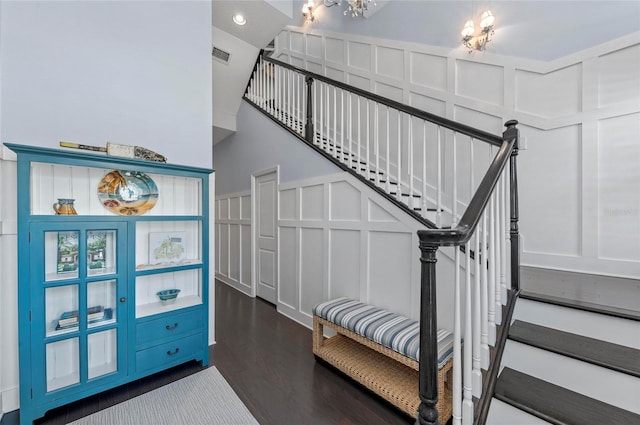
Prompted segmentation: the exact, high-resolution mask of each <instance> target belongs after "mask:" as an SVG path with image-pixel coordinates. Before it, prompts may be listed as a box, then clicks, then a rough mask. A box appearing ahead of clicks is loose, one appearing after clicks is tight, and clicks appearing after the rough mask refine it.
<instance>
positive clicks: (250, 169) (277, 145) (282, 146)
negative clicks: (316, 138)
mask: <svg viewBox="0 0 640 425" xmlns="http://www.w3.org/2000/svg"><path fill="white" fill-rule="evenodd" d="M237 128H238V130H237V131H236V133H234V134H233V135H231V136H229V137H228V138H226V139H225V140H223V141H222V142H220V143H218V144H216V145H215V146H214V155H213V168H214V169H215V170H216V195H225V194H229V193H236V192H242V191H245V190H249V189H251V174H252V173H254V172H256V171H261V170H265V169H268V168H272V167H275V166H276V165H279V166H280V182H282V183H284V182H289V181H295V180H300V179H305V178H309V177H316V176H323V175H327V174H332V173H337V172H340V171H341V170H340V168H338V167H337V166H335V165H333V163H331V162H330V161H328V160H327V159H325V158H324V157H322V156H321V155H320V154H319V153H317V152H315V151H314V150H313V149H311V148H310V147H309V146H307V145H306V144H305V143H303V142H302V141H300V140H299V139H298V138H296V137H295V136H293V135H292V134H290V133H289V132H288V131H286V130H285V129H283V128H282V127H280V126H279V125H277V124H275V123H274V122H273V121H271V120H270V119H269V118H267V117H266V116H265V115H264V114H262V113H261V112H259V111H258V110H257V109H255V108H254V107H253V106H251V105H250V104H248V103H247V102H245V101H243V102H242V104H241V105H240V110H239V111H238V117H237Z"/></svg>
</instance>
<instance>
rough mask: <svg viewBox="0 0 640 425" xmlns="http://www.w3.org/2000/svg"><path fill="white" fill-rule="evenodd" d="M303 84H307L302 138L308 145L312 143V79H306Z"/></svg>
mask: <svg viewBox="0 0 640 425" xmlns="http://www.w3.org/2000/svg"><path fill="white" fill-rule="evenodd" d="M305 82H306V83H307V117H306V123H305V126H304V138H305V139H306V140H307V142H309V143H313V133H314V131H313V94H312V93H313V90H311V88H312V87H313V78H311V77H306V78H305Z"/></svg>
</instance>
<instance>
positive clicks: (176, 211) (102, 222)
mask: <svg viewBox="0 0 640 425" xmlns="http://www.w3.org/2000/svg"><path fill="white" fill-rule="evenodd" d="M6 146H7V147H8V148H10V149H12V150H13V151H15V152H16V153H17V157H18V217H19V219H18V263H19V264H18V304H19V306H18V314H19V345H20V347H19V355H20V422H21V424H31V423H32V422H33V420H35V419H37V418H39V417H42V416H43V415H44V414H45V413H46V411H48V410H50V409H52V408H54V407H57V406H60V405H63V404H66V403H69V402H72V401H75V400H79V399H81V398H84V397H87V396H89V395H92V394H96V393H99V392H101V391H105V390H107V389H110V388H113V387H115V386H118V385H122V384H125V383H127V382H130V381H132V380H135V379H139V378H141V377H143V376H146V375H149V374H152V373H155V372H158V371H161V370H163V369H166V368H168V367H172V366H175V365H177V364H180V363H183V362H186V361H191V360H197V361H200V362H202V365H203V366H206V365H207V364H208V332H209V330H208V314H209V306H208V298H209V288H208V281H209V277H208V276H209V264H208V259H209V245H208V234H209V199H208V193H209V174H210V173H211V172H212V170H208V169H201V168H195V167H186V166H178V165H172V164H162V163H153V162H147V161H140V160H134V159H127V158H116V157H110V156H103V155H98V154H87V153H84V152H80V153H79V152H76V151H65V150H58V149H47V148H39V147H32V146H23V145H15V144H6ZM73 212H75V214H73ZM59 213H67V214H61V215H59ZM68 213H71V214H68ZM159 294H160V295H162V296H160V295H159ZM165 294H173V295H176V296H175V297H174V298H170V297H169V298H167V297H165V296H164V295H165Z"/></svg>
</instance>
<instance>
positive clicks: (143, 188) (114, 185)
mask: <svg viewBox="0 0 640 425" xmlns="http://www.w3.org/2000/svg"><path fill="white" fill-rule="evenodd" d="M98 198H99V199H100V202H101V203H102V205H104V207H105V208H106V209H108V210H109V211H111V212H113V213H115V214H118V215H142V214H144V213H146V212H147V211H149V210H150V209H151V208H153V206H154V205H155V204H156V202H157V201H158V187H157V186H156V184H155V182H154V181H153V180H152V179H151V177H149V176H148V175H146V174H144V173H140V172H137V171H123V170H113V171H111V172H109V173H107V174H106V175H105V176H104V177H103V178H102V180H100V183H99V184H98Z"/></svg>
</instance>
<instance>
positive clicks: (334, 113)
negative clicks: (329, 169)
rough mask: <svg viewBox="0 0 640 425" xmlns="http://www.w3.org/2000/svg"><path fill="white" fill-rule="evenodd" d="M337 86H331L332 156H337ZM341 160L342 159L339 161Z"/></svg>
mask: <svg viewBox="0 0 640 425" xmlns="http://www.w3.org/2000/svg"><path fill="white" fill-rule="evenodd" d="M337 103H338V88H337V87H336V86H333V157H334V158H338V106H337ZM340 162H342V161H340Z"/></svg>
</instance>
